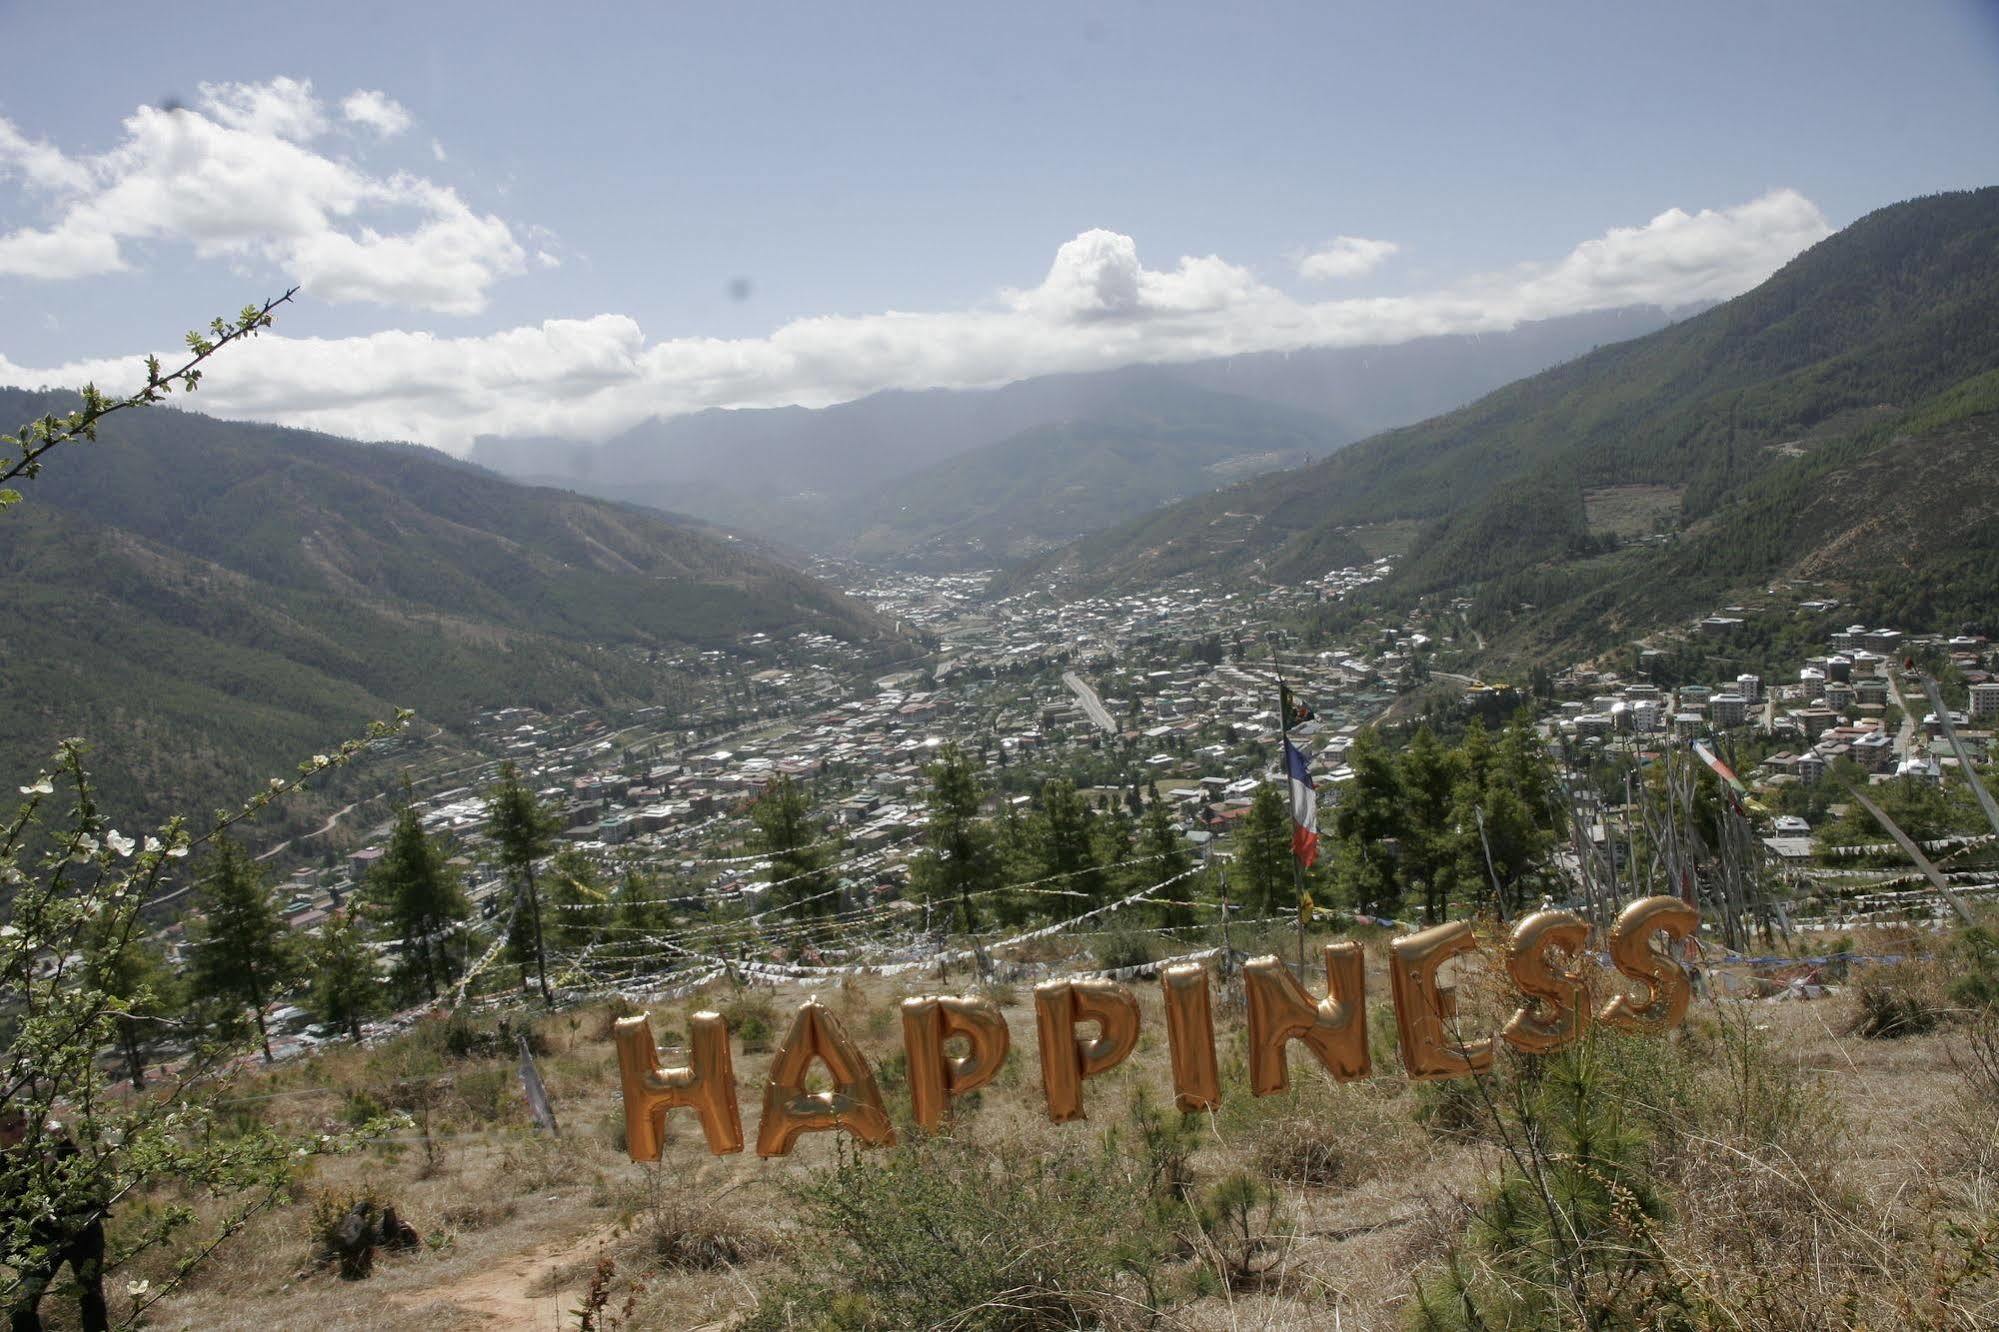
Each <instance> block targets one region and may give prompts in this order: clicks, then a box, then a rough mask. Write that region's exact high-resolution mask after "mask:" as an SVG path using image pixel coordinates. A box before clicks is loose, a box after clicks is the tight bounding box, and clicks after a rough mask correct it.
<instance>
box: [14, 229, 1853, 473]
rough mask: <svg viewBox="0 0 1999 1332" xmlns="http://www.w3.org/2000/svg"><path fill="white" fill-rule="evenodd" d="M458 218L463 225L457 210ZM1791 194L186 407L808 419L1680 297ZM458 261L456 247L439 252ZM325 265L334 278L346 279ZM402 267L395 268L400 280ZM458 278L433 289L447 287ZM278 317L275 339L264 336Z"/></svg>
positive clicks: (407, 276) (1117, 276) (371, 432)
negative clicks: (1558, 253) (876, 399)
mask: <svg viewBox="0 0 1999 1332" xmlns="http://www.w3.org/2000/svg"><path fill="white" fill-rule="evenodd" d="M458 223H459V224H460V225H463V226H465V227H467V228H468V229H471V230H474V231H476V230H477V229H478V223H479V219H477V218H474V217H471V215H470V213H469V210H468V211H467V213H466V214H465V216H463V217H461V218H459V219H458ZM1829 232H1830V228H1829V227H1828V226H1827V225H1826V221H1825V218H1824V217H1823V215H1822V214H1820V212H1819V210H1818V208H1817V207H1816V206H1815V205H1813V204H1812V203H1811V201H1810V200H1808V199H1806V198H1804V197H1803V196H1802V195H1799V194H1797V193H1795V192H1792V191H1788V190H1780V191H1777V192H1775V193H1772V194H1768V195H1765V196H1763V197H1762V198H1760V199H1756V200H1753V201H1751V202H1749V203H1746V204H1743V205H1741V206H1739V207H1735V208H1724V209H1717V210H1703V211H1701V212H1699V213H1694V214H1688V213H1685V212H1682V211H1680V210H1677V209H1675V210H1672V211H1669V212H1666V213H1662V214H1660V215H1659V216H1658V217H1656V218H1654V219H1653V220H1652V221H1651V222H1649V223H1647V224H1645V225H1644V226H1638V227H1625V228H1617V229H1615V230H1612V231H1610V232H1608V233H1606V234H1605V235H1603V236H1600V237H1597V238H1595V239H1593V240H1589V241H1585V242H1584V243H1582V244H1580V245H1578V246H1576V247H1575V248H1574V249H1573V250H1571V251H1570V252H1569V253H1568V254H1567V255H1565V256H1564V257H1562V258H1561V259H1559V260H1557V261H1555V262H1553V263H1546V264H1524V265H1521V266H1519V267H1518V268H1516V269H1514V270H1512V271H1510V272H1507V273H1503V274H1495V275H1490V276H1487V277H1485V278H1481V279H1479V280H1477V281H1474V282H1470V283H1466V284H1462V285H1459V286H1454V287H1449V288H1444V289H1440V290H1435V291H1429V292H1421V293H1416V294H1412V295H1404V296H1383V297H1369V298H1360V299H1347V300H1329V301H1300V300H1298V299H1296V298H1294V297H1292V296H1290V295H1288V294H1287V293H1285V292H1283V291H1280V290H1278V289H1276V288H1274V287H1272V286H1270V285H1268V284H1266V283H1264V282H1262V281H1260V280H1259V279H1258V278H1257V277H1256V276H1255V274H1253V273H1252V272H1250V271H1249V270H1248V269H1246V268H1242V267H1240V266H1237V265H1235V264H1231V263H1228V262H1226V261H1225V260H1222V259H1220V258H1217V257H1214V256H1208V257H1205V258H1183V259H1180V260H1179V261H1178V262H1177V263H1175V264H1174V265H1173V266H1172V267H1171V268H1166V269H1149V268H1146V267H1145V266H1144V264H1143V263H1142V262H1141V261H1140V259H1139V255H1138V247H1137V245H1136V244H1135V243H1134V242H1133V240H1132V239H1131V238H1130V237H1128V236H1122V235H1119V234H1117V233H1115V232H1109V231H1089V232H1085V233H1083V234H1082V235H1080V236H1078V237H1076V239H1074V240H1072V241H1069V242H1067V243H1066V244H1064V245H1063V246H1061V247H1060V249H1058V250H1057V252H1056V255H1055V258H1054V262H1053V263H1052V264H1051V265H1050V267H1049V270H1048V272H1047V274H1046V275H1045V276H1044V277H1043V279H1042V281H1041V282H1040V283H1039V284H1038V285H1037V286H1034V287H1031V288H1025V289H1018V290H1015V289H1008V290H1004V291H1001V292H999V293H997V294H996V296H995V299H994V300H993V301H991V302H989V303H987V304H985V305H983V306H980V307H978V308H974V309H968V310H956V311H941V312H932V313H911V312H905V311H888V312H884V313H881V314H873V315H862V316H824V317H818V318H809V319H800V320H796V321H794V322H792V323H789V324H786V325H784V326H783V327H781V328H779V329H777V330H775V331H774V332H772V333H771V334H769V335H768V336H766V337H761V338H741V339H732V340H725V339H718V338H677V339H670V340H665V341H658V342H648V341H647V339H646V337H645V335H644V333H643V331H642V330H641V329H640V328H639V326H638V325H637V323H636V322H634V321H633V320H631V319H630V318H628V317H625V316H623V315H616V314H604V315H598V316H596V317H594V318H590V319H581V320H550V321H548V322H545V323H542V324H540V325H535V326H527V327H520V328H513V329H509V330H506V331H504V332H500V333H495V334H491V335H488V336H483V337H464V338H446V337H437V336H434V335H432V334H430V333H424V332H407V331H392V332H384V333H376V334H372V335H368V336H363V337H352V338H341V339H332V340H322V339H316V338H290V337H286V336H283V335H282V334H281V333H279V334H272V335H267V336H265V337H263V338H260V339H258V340H257V341H255V342H252V343H250V344H248V345H246V346H244V347H242V348H240V349H232V350H231V351H230V352H229V353H227V358H226V360H225V361H223V362H220V363H218V364H217V365H216V366H215V367H214V370H213V372H212V374H211V375H210V377H209V378H208V380H207V381H206V382H205V385H204V387H203V389H202V391H201V394H200V396H199V398H198V399H197V400H196V405H197V406H199V407H200V408H201V409H202V410H204V411H212V412H216V413H218V414H220V415H224V416H235V417H247V418H253V419H258V420H270V421H279V422H283V423H285V424H289V425H298V426H308V427H313V428H317V429H322V430H331V431H335V432H338V433H342V434H349V435H357V436H361V437H363V438H389V439H412V440H419V441H422V442H425V443H430V444H436V445H439V446H441V447H444V448H449V449H454V450H460V451H462V450H463V449H465V448H466V447H468V446H469V444H470V443H471V440H472V438H473V437H474V436H475V435H479V434H552V435H563V436H568V437H572V438H601V437H603V436H605V435H608V434H610V433H613V432H615V431H618V430H622V429H624V428H626V427H628V426H630V425H632V424H634V423H635V422H637V421H639V420H641V419H643V418H645V417H647V416H651V415H656V414H669V415H670V414H674V413H680V412H688V411H695V410H699V409H701V408H705V407H752V406H778V405H782V404H794V403H795V404H802V405H806V406H823V405H825V404H828V403H833V402H840V401H845V400H847V399H850V398H855V397H859V396H861V395H863V394H866V393H871V392H874V391H877V390H880V389H886V388H927V387H953V388H970V387H981V386H988V385H994V384H1000V383H1005V382H1007V381H1009V380H1014V379H1020V378H1025V377H1027V376H1031V375H1040V374H1050V373H1055V372H1060V371H1074V370H1090V369H1102V368H1107V367H1111V366H1118V365H1128V364H1133V363H1138V362H1147V361H1153V362H1160V361H1184V360H1194V359H1199V358H1203V357H1210V356H1225V355H1233V354H1239V353H1243V352H1254V351H1276V350H1290V349H1297V348H1301V347H1312V346H1371V345H1383V344H1388V343H1395V342H1403V341H1407V340H1408V339H1410V338H1415V337H1422V336H1425V335H1429V334H1437V333H1469V332H1491V331H1497V330H1502V329H1506V328H1510V327H1512V326H1514V325H1515V324H1518V323H1520V322H1521V321H1523V320H1529V319H1545V318H1549V317H1552V316H1555V315H1561V314H1572V313H1577V312H1580V311H1584V310H1594V309H1607V308H1613V307H1616V306H1621V305H1628V304H1632V303H1639V302H1657V303H1662V304H1680V303H1684V302H1687V301H1695V300H1709V299H1716V298H1719V297H1724V296H1730V295H1734V294H1736V293H1738V292H1741V291H1745V290H1747V289H1748V288H1749V287H1752V286H1754V285H1755V284H1756V283H1758V282H1760V281H1761V280H1762V279H1764V278H1765V277H1767V276H1769V274H1770V273H1772V272H1773V271H1775V270H1776V269H1777V268H1778V267H1779V266H1780V265H1781V264H1783V263H1784V262H1785V261H1786V260H1788V259H1790V258H1791V257H1792V256H1793V255H1795V254H1796V253H1797V252H1798V251H1799V250H1802V249H1804V248H1805V247H1806V246H1808V245H1810V244H1812V243H1813V242H1815V241H1818V240H1820V239H1822V238H1823V237H1825V236H1826V235H1827V234H1829ZM349 240H350V241H352V244H353V247H354V249H356V250H360V251H368V250H369V247H370V245H371V244H372V246H373V247H374V252H372V253H363V254H354V253H348V252H344V251H337V250H336V251H330V252H328V253H326V254H323V255H322V254H319V253H318V252H316V251H314V252H313V256H312V257H313V258H314V259H315V261H317V262H319V263H321V265H322V269H321V272H322V280H326V281H334V282H336V284H337V282H338V281H346V280H355V281H360V280H363V279H362V277H360V276H357V274H365V275H367V276H368V277H374V276H380V275H382V274H383V273H393V274H394V275H395V276H396V280H397V281H400V282H406V283H410V284H418V283H420V282H422V281H423V280H424V278H423V275H422V274H420V273H419V272H417V271H416V270H417V269H419V268H420V267H421V266H422V265H423V264H425V263H428V262H431V260H430V259H429V258H427V257H426V256H425V255H424V254H422V253H421V251H420V250H419V248H418V247H416V246H414V245H413V244H412V245H404V246H401V247H397V248H392V247H391V246H390V244H389V242H388V240H386V239H383V238H377V239H375V240H374V241H372V242H370V241H369V240H368V239H367V238H366V237H363V238H361V239H359V240H354V239H353V238H351V237H350V238H349ZM453 243H454V244H456V245H459V246H462V247H465V248H467V249H471V250H476V249H477V248H478V247H479V246H480V245H481V244H485V243H490V242H488V241H484V240H482V239H481V238H479V237H477V236H466V237H462V238H459V239H458V240H456V241H454V242H453ZM343 264H344V265H347V266H348V267H351V268H352V269H353V270H355V271H354V272H351V273H350V272H349V271H347V268H343ZM405 270H408V271H405ZM461 281H463V279H454V278H450V277H448V276H447V277H445V278H443V279H441V280H440V286H441V287H442V288H445V289H449V288H452V287H453V286H454V285H455V284H456V283H458V282H461ZM282 326H283V325H282V324H281V325H280V327H281V328H282ZM136 364H137V358H136V357H126V358H120V359H118V360H115V361H95V362H88V363H78V364H72V365H67V366H58V367H53V368H49V369H30V368H27V367H25V366H21V365H17V364H14V363H12V362H9V361H8V360H6V358H5V357H0V383H14V384H28V385H39V384H77V383H81V382H82V381H83V380H85V379H95V380H96V381H97V382H98V383H99V385H100V386H101V387H104V388H107V389H109V388H112V387H115V386H117V385H121V384H125V383H128V382H129V381H130V380H131V378H132V374H133V370H134V367H135V366H136Z"/></svg>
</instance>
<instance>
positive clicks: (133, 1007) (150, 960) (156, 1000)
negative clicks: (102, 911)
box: [84, 918, 184, 1087]
mask: <svg viewBox="0 0 1999 1332" xmlns="http://www.w3.org/2000/svg"><path fill="white" fill-rule="evenodd" d="M131 924H132V922H131V921H129V920H114V919H110V918H102V919H101V920H100V923H99V925H98V928H96V929H95V930H93V931H92V932H91V937H90V944H89V947H88V948H87V949H86V950H85V952H84V963H85V965H86V967H87V968H88V975H87V978H86V979H87V982H88V983H89V984H91V985H93V986H95V987H96V988H97V989H99V990H101V991H102V992H103V993H104V996H105V998H107V999H109V1000H111V1001H113V1003H114V1004H115V1008H113V1010H112V1013H113V1016H112V1031H113V1034H114V1038H115V1040H116V1042H117V1045H118V1053H119V1055H120V1056H121V1057H122V1058H123V1059H124V1061H125V1076H126V1077H128V1078H130V1079H131V1080H132V1085H133V1086H134V1087H144V1086H145V1085H146V1053H145V1048H144V1047H145V1039H146V1034H147V1032H148V1030H150V1029H153V1028H154V1027H155V1026H156V1025H157V1024H159V1023H161V1022H164V1021H166V1020H168V1019H169V1018H170V1017H172V1015H174V1014H176V1013H179V1012H181V1011H182V1010H183V1008H184V1004H183V1003H182V999H181V994H180V989H181V985H180V978H179V977H178V976H176V975H175V974H174V971H173V969H172V968H171V967H169V966H168V965H167V960H166V957H165V955H164V954H162V953H161V951H160V948H159V946H158V945H157V944H155V943H153V942H152V940H150V939H148V938H145V937H143V936H141V935H139V934H138V932H137V931H136V930H134V929H132V928H131Z"/></svg>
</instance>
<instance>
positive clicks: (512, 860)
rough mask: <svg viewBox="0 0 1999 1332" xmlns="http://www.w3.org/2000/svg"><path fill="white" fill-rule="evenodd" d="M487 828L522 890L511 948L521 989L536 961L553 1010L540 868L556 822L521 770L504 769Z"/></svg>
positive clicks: (510, 766)
mask: <svg viewBox="0 0 1999 1332" xmlns="http://www.w3.org/2000/svg"><path fill="white" fill-rule="evenodd" d="M486 826H487V831H488V832H489V833H491V835H492V838H493V842H494V844H495V845H496V846H497V847H498V848H499V852H500V865H501V868H502V869H504V870H505V871H506V873H507V874H508V876H509V877H511V878H512V879H513V880H514V882H515V884H516V885H517V887H516V893H517V896H518V898H519V904H518V905H517V906H516V907H515V909H514V925H513V930H512V932H511V933H510V934H509V935H508V938H507V947H508V951H509V952H510V953H511V954H512V956H513V958H514V961H515V962H517V963H518V964H519V965H520V969H521V988H522V989H526V988H527V984H528V963H530V962H532V963H533V964H534V969H535V978H536V980H537V981H538V982H539V983H540V986H541V999H542V1002H543V1003H545V1004H549V1005H553V1004H554V1003H555V994H554V992H553V991H551V990H550V989H549V988H548V950H547V947H546V945H545V944H544V942H543V939H542V928H541V891H540V888H539V887H538V886H537V884H536V882H535V868H534V867H535V862H536V861H538V860H540V859H541V858H542V857H544V856H546V855H547V854H548V853H549V851H550V850H551V849H552V848H553V847H554V845H555V818H554V816H553V815H551V814H549V813H548V812H547V811H545V810H544V809H542V807H541V804H540V802H539V801H537V800H536V799H535V798H534V792H532V791H530V790H528V789H527V787H526V785H524V784H523V783H522V781H521V774H520V770H519V769H518V768H516V767H515V766H514V765H513V764H511V763H508V764H505V765H503V766H502V767H501V768H500V782H499V785H497V786H495V787H494V788H493V790H492V792H491V793H490V794H489V795H488V796H487V798H486Z"/></svg>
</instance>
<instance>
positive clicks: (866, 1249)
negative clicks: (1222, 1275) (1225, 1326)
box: [744, 1137, 1166, 1332]
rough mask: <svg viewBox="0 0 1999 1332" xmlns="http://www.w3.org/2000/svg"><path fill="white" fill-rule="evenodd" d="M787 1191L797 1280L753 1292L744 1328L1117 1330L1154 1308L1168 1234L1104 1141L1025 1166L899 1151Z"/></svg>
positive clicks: (963, 1152) (918, 1149) (1003, 1155)
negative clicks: (800, 1238) (796, 1231)
mask: <svg viewBox="0 0 1999 1332" xmlns="http://www.w3.org/2000/svg"><path fill="white" fill-rule="evenodd" d="M795 1194H796V1199H797V1202H798V1205H799V1208H800V1211H801V1216H800V1218H799V1219H800V1221H801V1224H802V1228H803V1230H804V1232H805V1233H806V1234H807V1235H809V1236H811V1239H810V1240H809V1241H808V1248H807V1251H806V1252H805V1253H804V1254H803V1255H802V1256H803V1258H804V1259H805V1261H803V1262H801V1264H800V1267H801V1269H802V1271H803V1272H804V1273H806V1275H802V1276H799V1277H795V1278H793V1279H791V1280H790V1281H788V1282H783V1283H780V1284H776V1285H773V1286H769V1287H767V1288H765V1289H764V1290H763V1291H762V1292H761V1297H762V1298H761V1301H760V1304H759V1306H758V1308H757V1310H756V1312H755V1313H754V1314H752V1315H751V1317H750V1318H749V1319H748V1321H747V1322H746V1323H745V1324H744V1326H745V1327H746V1328H747V1329H778V1328H794V1327H814V1328H824V1329H900V1328H914V1327H940V1326H944V1327H951V1328H954V1329H964V1332H1039V1330H1040V1329H1050V1330H1051V1332H1052V1330H1053V1329H1067V1328H1076V1327H1101V1328H1119V1327H1125V1326H1134V1325H1138V1324H1139V1323H1140V1321H1141V1311H1142V1310H1143V1309H1144V1308H1147V1307H1149V1306H1151V1305H1152V1304H1153V1303H1155V1301H1154V1300H1153V1299H1152V1298H1151V1296H1150V1289H1151V1283H1152V1279H1153V1277H1154V1276H1155V1274H1156V1273H1157V1271H1158V1269H1159V1266H1160V1264H1161V1262H1162V1261H1163V1258H1164V1254H1165V1247H1166V1246H1165V1242H1164V1237H1163V1236H1162V1235H1160V1233H1159V1232H1158V1231H1157V1230H1156V1229H1155V1228H1154V1227H1153V1226H1152V1225H1151V1224H1150V1222H1149V1220H1148V1212H1149V1209H1148V1208H1147V1207H1146V1206H1145V1203H1146V1199H1145V1197H1144V1195H1143V1190H1142V1189H1141V1188H1140V1186H1139V1182H1138V1181H1136V1180H1134V1179H1133V1178H1132V1177H1131V1174H1130V1170H1129V1162H1128V1161H1127V1160H1126V1159H1125V1158H1123V1157H1122V1156H1121V1155H1120V1154H1119V1153H1117V1152H1116V1151H1114V1150H1111V1149H1109V1148H1106V1147H1103V1146H1098V1147H1096V1148H1093V1149H1092V1148H1084V1147H1081V1146H1078V1147H1073V1148H1069V1149H1066V1150H1064V1151H1062V1152H1060V1153H1057V1154H1054V1155H1050V1156H1047V1157H1044V1158H1042V1159H1040V1160H1022V1159H1021V1154H1020V1153H1019V1152H1018V1151H1014V1152H999V1151H992V1150H987V1149H984V1148H981V1147H979V1146H976V1145H974V1144H972V1143H970V1142H969V1141H967V1140H965V1139H964V1138H946V1137H938V1138H925V1139H920V1140H911V1141H907V1142H905V1143H904V1144H903V1145H901V1146H899V1147H895V1148H892V1149H889V1150H887V1151H883V1152H874V1153H869V1154H868V1155H866V1156H857V1157H854V1158H851V1159H849V1160H847V1161H845V1162H843V1163H842V1164H841V1165H839V1166H837V1167H835V1168H833V1169H831V1170H826V1171H821V1172H819V1173H817V1174H815V1175H813V1176H812V1177H810V1178H809V1179H807V1180H806V1181H805V1182H803V1183H802V1184H800V1185H799V1186H797V1188H796V1190H795ZM1133 1285H1137V1286H1140V1287H1142V1288H1143V1297H1142V1298H1135V1297H1134V1296H1132V1295H1131V1294H1130V1293H1128V1292H1127V1291H1126V1290H1125V1289H1123V1288H1128V1287H1131V1286H1133Z"/></svg>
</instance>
